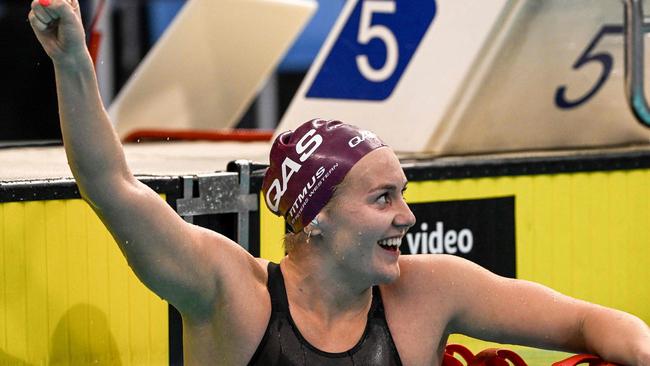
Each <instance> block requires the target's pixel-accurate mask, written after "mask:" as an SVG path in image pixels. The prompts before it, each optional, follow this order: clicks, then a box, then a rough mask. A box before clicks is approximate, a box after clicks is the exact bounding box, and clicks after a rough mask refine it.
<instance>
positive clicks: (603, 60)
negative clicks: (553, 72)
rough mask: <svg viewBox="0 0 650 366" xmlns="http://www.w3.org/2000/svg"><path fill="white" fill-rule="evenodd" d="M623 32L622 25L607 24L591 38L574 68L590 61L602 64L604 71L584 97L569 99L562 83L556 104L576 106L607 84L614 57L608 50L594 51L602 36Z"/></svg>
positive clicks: (556, 92) (562, 106) (563, 106)
mask: <svg viewBox="0 0 650 366" xmlns="http://www.w3.org/2000/svg"><path fill="white" fill-rule="evenodd" d="M622 32H623V27H621V26H620V25H605V26H603V27H602V28H601V29H600V31H599V32H598V33H597V34H596V36H595V37H594V39H593V40H591V43H590V44H589V46H587V48H586V49H585V51H584V52H583V53H582V55H580V57H579V58H578V59H577V60H576V62H575V63H574V64H573V69H574V70H577V69H579V68H581V67H582V66H583V65H585V64H587V63H590V62H596V63H600V64H601V66H602V71H601V73H600V77H599V78H598V81H596V84H594V86H593V88H591V90H590V91H589V92H587V93H586V94H585V95H583V96H582V97H580V98H578V99H576V100H568V99H567V97H566V89H567V87H566V85H562V86H560V87H558V88H557V90H556V91H555V105H556V106H558V107H559V108H562V109H571V108H575V107H577V106H579V105H581V104H582V103H584V102H586V101H588V100H589V99H591V97H593V96H594V95H596V92H598V90H599V89H600V88H601V87H602V86H603V84H605V82H606V81H607V78H608V77H609V74H610V73H611V71H612V64H613V59H612V55H610V54H609V53H607V52H599V53H593V54H592V51H593V49H594V47H596V44H597V43H598V41H600V39H601V38H602V37H604V36H605V35H607V34H619V33H622Z"/></svg>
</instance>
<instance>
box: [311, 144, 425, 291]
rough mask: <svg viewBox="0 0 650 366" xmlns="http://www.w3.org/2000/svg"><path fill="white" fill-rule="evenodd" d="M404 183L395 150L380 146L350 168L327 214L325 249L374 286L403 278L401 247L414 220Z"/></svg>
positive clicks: (325, 213) (323, 228)
mask: <svg viewBox="0 0 650 366" xmlns="http://www.w3.org/2000/svg"><path fill="white" fill-rule="evenodd" d="M406 182H407V181H406V176H405V175H404V171H403V170H402V167H401V166H400V163H399V160H398V159H397V157H396V156H395V154H394V153H393V151H392V150H391V149H389V148H380V149H377V150H375V151H373V152H371V153H369V154H368V155H366V156H365V157H363V158H362V159H361V160H360V161H359V162H358V163H357V164H356V165H355V166H354V167H353V168H352V169H351V170H350V172H348V174H347V176H346V177H345V179H344V181H343V184H342V185H341V186H339V188H338V189H337V193H336V196H335V197H334V198H333V200H332V202H331V203H330V204H329V205H328V208H327V210H325V212H323V214H324V216H325V217H323V218H320V220H321V221H322V222H321V224H319V225H320V227H321V229H322V233H323V240H325V241H326V248H327V249H328V250H330V251H331V254H332V255H333V257H334V258H335V260H336V261H337V262H338V263H337V265H339V266H342V267H343V268H342V269H345V270H346V272H348V271H349V272H351V274H353V275H354V276H355V277H354V278H359V279H360V280H369V281H371V282H372V283H375V284H376V283H386V282H391V281H394V280H395V279H397V277H398V276H399V265H398V262H397V259H398V257H399V254H400V252H399V245H400V244H401V241H402V238H403V237H404V235H405V233H406V231H407V230H408V228H409V227H411V226H413V225H414V224H415V216H413V213H412V212H411V210H410V209H409V207H408V206H407V205H406V202H405V201H404V198H403V196H402V194H403V191H404V190H405V189H406ZM348 274H350V273H348Z"/></svg>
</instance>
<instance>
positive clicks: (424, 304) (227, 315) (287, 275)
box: [29, 0, 650, 366]
mask: <svg viewBox="0 0 650 366" xmlns="http://www.w3.org/2000/svg"><path fill="white" fill-rule="evenodd" d="M29 20H30V22H31V25H32V27H33V28H34V32H35V34H36V36H37V37H38V39H39V41H40V42H41V44H42V45H43V47H44V49H45V50H46V52H47V53H48V55H49V56H50V57H51V58H52V61H53V63H54V68H55V73H56V79H57V92H58V97H59V110H60V118H61V130H62V133H63V138H64V143H65V149H66V153H67V157H68V161H69V164H70V167H71V169H72V171H73V173H74V176H75V178H76V181H77V183H78V185H79V188H80V190H81V193H82V195H83V197H84V199H86V200H87V201H88V202H89V203H90V204H91V206H92V207H93V209H94V210H95V212H96V213H97V214H98V215H99V217H100V218H101V219H102V221H103V222H104V224H105V225H106V226H107V227H108V228H109V230H110V232H111V233H112V235H113V236H114V238H115V240H116V241H117V243H118V245H119V246H120V248H121V250H122V252H123V253H124V255H125V256H126V258H127V260H128V262H129V265H130V266H131V267H132V268H133V270H134V271H135V273H136V274H137V275H138V277H139V278H140V279H141V280H142V282H144V283H145V284H146V285H147V286H148V287H149V288H150V289H151V290H153V291H154V292H156V293H157V294H158V295H160V296H161V297H163V298H164V299H166V300H167V301H169V302H170V303H171V304H173V305H174V306H175V307H176V308H177V309H178V310H179V311H180V313H181V314H182V317H183V336H184V352H185V362H186V363H187V364H189V365H208V364H210V365H246V364H252V365H409V366H410V365H439V364H440V362H441V359H442V352H443V348H444V346H445V344H446V341H447V337H448V335H449V334H451V333H463V334H467V335H470V336H473V337H477V338H482V339H486V340H493V341H498V342H507V343H518V344H524V345H531V346H538V347H545V348H552V349H560V350H566V351H572V352H589V353H596V354H598V355H600V356H601V357H602V358H604V359H607V360H610V361H615V362H619V363H621V364H625V365H641V366H650V331H649V330H648V326H647V325H646V324H645V323H644V322H643V321H641V320H640V319H638V318H636V317H634V316H632V315H629V314H626V313H623V312H620V311H616V310H612V309H607V308H604V307H601V306H597V305H593V304H589V303H586V302H583V301H579V300H576V299H572V298H569V297H566V296H563V295H561V294H559V293H556V292H554V291H552V290H550V289H548V288H545V287H543V286H540V285H537V284H534V283H530V282H526V281H521V280H513V279H507V278H502V277H499V276H496V275H494V274H492V273H490V272H488V271H486V270H484V269H482V268H480V267H478V266H477V265H474V264H472V263H470V262H468V261H465V260H462V259H459V258H457V257H453V256H444V255H414V256H405V257H400V255H399V250H398V246H399V244H400V242H401V240H402V237H403V236H404V235H405V232H406V230H407V229H408V228H409V227H410V226H412V225H413V224H414V223H415V218H414V216H413V213H412V212H411V211H410V210H409V207H408V206H407V205H406V203H405V202H404V199H403V197H402V193H403V191H404V190H405V189H406V183H407V182H406V177H405V175H404V173H403V171H402V169H401V167H400V164H399V161H398V160H397V158H396V156H395V154H394V153H393V152H392V151H391V149H390V148H388V147H386V146H385V145H384V144H383V143H382V142H381V141H380V140H379V139H378V138H377V137H376V136H374V135H373V134H372V133H370V132H368V131H361V130H359V129H357V128H355V127H353V126H350V125H346V124H343V123H340V122H336V121H322V120H313V121H309V122H307V123H305V124H303V125H302V126H300V127H299V128H298V129H296V130H295V131H292V132H287V133H285V134H282V135H280V136H279V137H278V139H277V140H276V141H275V142H274V145H273V148H272V150H271V155H270V162H271V166H270V168H269V169H268V171H267V173H266V177H265V181H264V185H263V193H264V196H265V198H266V202H267V204H268V206H269V208H270V209H271V210H272V211H274V212H275V213H277V214H280V215H283V216H284V217H285V218H286V220H287V222H288V223H289V224H290V226H291V227H292V228H293V231H294V233H293V234H290V235H288V237H287V250H288V255H287V256H286V257H285V258H284V259H283V260H282V262H281V263H280V264H279V265H275V264H270V263H268V262H267V261H265V260H262V259H256V258H253V257H252V256H251V255H249V254H248V253H247V252H246V251H244V250H243V249H242V248H241V247H240V246H238V245H237V244H236V243H234V242H232V241H230V240H229V239H227V238H225V237H224V236H222V235H219V234H217V233H214V232H212V231H209V230H205V229H202V228H200V227H197V226H193V225H191V224H188V223H186V222H185V221H183V220H182V219H181V218H180V217H179V216H178V215H177V214H176V213H175V212H174V211H173V210H172V209H171V208H170V207H169V206H168V205H167V204H166V203H165V202H163V201H162V200H161V199H160V198H159V197H158V195H156V194H155V193H154V192H152V191H151V190H150V189H149V188H147V187H146V186H145V185H143V184H141V183H140V182H139V181H138V180H136V179H135V178H134V176H133V175H132V174H131V172H130V171H129V169H128V167H127V165H126V162H125V159H124V154H123V151H122V148H121V144H120V142H119V140H118V138H117V136H116V134H115V132H114V131H113V129H112V126H111V123H110V121H109V120H108V117H107V115H106V113H105V111H104V108H103V106H102V103H101V100H100V97H99V92H98V90H97V85H96V79H95V74H94V70H93V65H92V62H91V59H90V57H89V55H88V51H87V49H86V47H85V36H84V31H83V28H82V24H81V20H80V15H79V11H78V3H77V0H40V1H39V0H35V1H34V2H32V10H31V12H30V14H29ZM505 299H507V301H506V300H505Z"/></svg>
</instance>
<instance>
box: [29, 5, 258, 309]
mask: <svg viewBox="0 0 650 366" xmlns="http://www.w3.org/2000/svg"><path fill="white" fill-rule="evenodd" d="M31 7H32V10H31V12H30V13H29V20H30V23H31V25H32V28H33V29H34V32H35V34H36V36H37V38H38V40H39V42H40V43H41V44H42V46H43V48H44V49H45V51H46V52H47V54H48V55H49V56H50V57H51V59H52V61H53V63H54V70H55V75H56V83H57V94H58V103H59V114H60V122H61V131H62V135H63V141H64V145H65V151H66V154H67V158H68V164H69V165H70V168H71V170H72V173H73V174H74V177H75V179H76V182H77V184H78V186H79V189H80V192H81V195H82V196H83V198H84V199H85V200H86V201H88V202H89V203H90V205H91V206H92V208H93V209H94V210H95V212H96V213H97V215H98V216H99V217H100V218H101V219H102V221H103V222H104V224H105V225H106V226H107V228H108V229H109V231H110V232H111V234H112V235H113V237H114V238H115V240H116V241H117V243H118V244H119V246H120V249H121V250H122V252H123V253H124V255H125V256H126V258H127V260H128V262H129V265H130V266H131V267H132V268H133V270H134V271H135V273H136V274H137V275H138V277H139V278H140V280H141V281H142V282H143V283H145V284H146V285H147V286H148V287H149V288H151V289H152V290H153V291H154V292H156V293H157V294H158V295H159V296H161V297H163V298H164V299H166V300H168V301H169V302H170V303H172V304H173V305H175V306H176V307H177V308H178V309H179V310H180V311H181V312H182V313H184V315H196V316H204V315H207V314H208V313H209V312H211V311H212V310H213V308H214V306H213V304H214V302H215V301H216V297H217V295H218V294H219V291H220V288H219V287H220V285H221V282H220V281H219V279H221V278H224V277H226V276H225V273H226V272H228V273H229V274H230V275H231V274H232V273H233V272H234V273H235V274H239V275H240V276H241V277H240V279H242V282H243V283H246V279H248V278H252V273H250V272H252V271H251V270H252V269H253V270H254V269H255V266H254V263H255V262H254V259H253V258H252V257H251V256H250V255H248V253H246V252H245V251H244V250H243V249H241V247H239V246H238V245H236V244H235V243H233V242H231V241H230V240H228V239H227V238H225V237H223V236H221V235H218V234H216V233H213V232H211V231H208V230H205V229H201V228H199V227H198V226H194V225H190V224H187V223H186V222H184V221H183V220H182V219H181V218H180V217H179V216H178V215H177V214H176V213H175V212H174V211H173V210H172V209H171V208H170V207H169V206H168V205H167V204H166V203H165V202H164V201H163V200H162V199H161V198H160V197H159V196H158V195H157V194H156V193H155V192H153V191H152V190H151V189H149V188H148V187H147V186H145V185H144V184H142V183H141V182H139V181H138V180H137V179H136V178H135V177H134V176H133V174H132V173H131V172H130V170H129V168H128V167H127V164H126V160H125V157H124V152H123V150H122V145H121V143H120V141H119V139H118V137H117V135H116V133H115V132H114V130H113V128H112V125H111V123H110V121H109V119H108V116H107V114H106V111H105V109H104V106H103V105H102V102H101V99H100V95H99V91H98V88H97V80H96V78H95V72H94V68H93V63H92V60H91V59H90V56H89V53H88V50H87V48H86V45H85V35H84V30H83V26H82V23H81V16H80V13H79V4H78V2H77V0H71V1H70V0H41V1H40V2H39V0H35V1H33V2H32V4H31ZM247 276H249V277H247Z"/></svg>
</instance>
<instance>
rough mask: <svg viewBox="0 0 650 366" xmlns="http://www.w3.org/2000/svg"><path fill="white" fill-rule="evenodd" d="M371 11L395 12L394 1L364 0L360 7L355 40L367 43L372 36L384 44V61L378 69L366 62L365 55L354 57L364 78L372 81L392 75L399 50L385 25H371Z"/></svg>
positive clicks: (382, 79)
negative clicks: (359, 19) (357, 33)
mask: <svg viewBox="0 0 650 366" xmlns="http://www.w3.org/2000/svg"><path fill="white" fill-rule="evenodd" d="M373 13H386V14H393V13H395V2H394V1H392V0H389V1H381V0H366V1H364V2H363V5H362V8H361V21H360V22H359V35H358V36H357V41H358V42H359V43H361V44H364V45H365V44H368V43H370V41H371V40H372V39H373V38H378V39H379V40H381V41H382V42H383V43H384V45H385V46H386V61H385V62H384V65H383V66H382V67H381V68H379V69H374V68H373V67H372V66H371V65H370V63H369V62H368V56H367V55H358V56H357V58H356V61H357V67H358V68H359V71H360V72H361V75H363V76H364V77H365V78H366V79H368V80H370V81H374V82H382V81H386V80H387V79H388V78H390V77H391V75H393V72H395V68H396V67H397V59H398V56H399V51H398V49H397V40H396V39H395V35H394V34H393V32H391V31H390V29H388V28H387V27H385V26H383V25H379V24H375V25H372V24H371V20H372V14H373Z"/></svg>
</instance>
